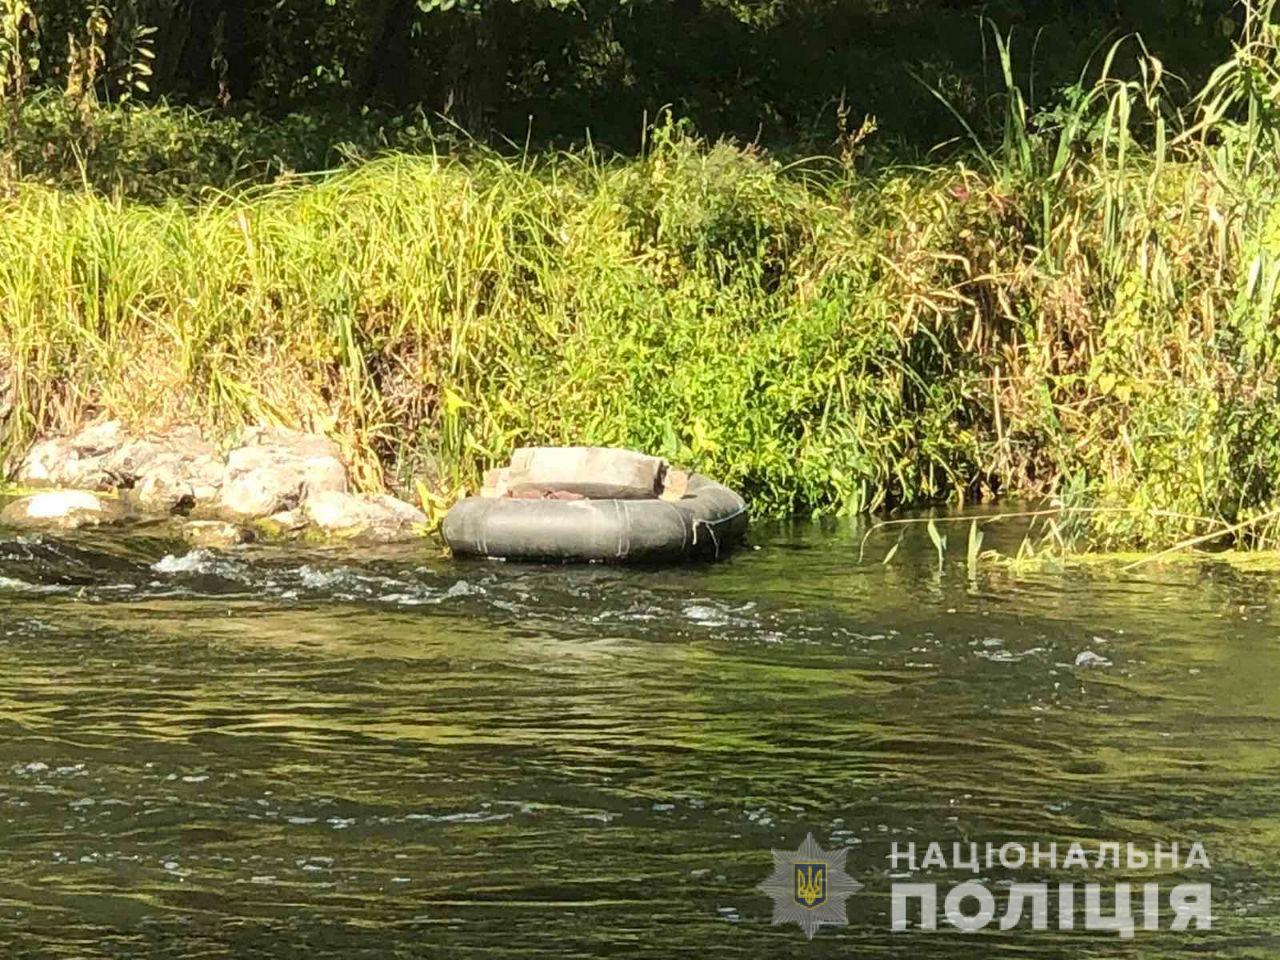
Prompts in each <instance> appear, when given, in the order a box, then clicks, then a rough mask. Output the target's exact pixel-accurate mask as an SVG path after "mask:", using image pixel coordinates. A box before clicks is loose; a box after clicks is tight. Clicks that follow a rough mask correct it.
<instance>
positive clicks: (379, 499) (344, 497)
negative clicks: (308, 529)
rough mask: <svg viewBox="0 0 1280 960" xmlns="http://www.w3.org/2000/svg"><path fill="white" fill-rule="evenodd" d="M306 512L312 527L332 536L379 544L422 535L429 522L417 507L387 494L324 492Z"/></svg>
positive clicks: (313, 498)
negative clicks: (423, 528) (358, 494)
mask: <svg viewBox="0 0 1280 960" xmlns="http://www.w3.org/2000/svg"><path fill="white" fill-rule="evenodd" d="M303 510H304V511H305V513H306V516H307V519H308V520H309V521H310V522H311V524H312V526H314V527H315V528H316V529H317V530H320V531H323V532H324V533H326V534H328V535H330V536H336V537H341V538H343V539H350V540H361V541H372V542H376V543H390V542H393V541H396V540H411V539H413V538H414V537H417V536H421V531H422V527H423V526H424V525H425V524H426V522H427V516H426V514H424V513H423V512H422V511H421V510H419V509H418V508H417V507H413V506H410V505H409V504H407V503H405V502H404V501H403V500H397V499H396V498H395V497H388V496H386V495H385V494H366V495H363V496H357V495H355V494H350V493H340V492H337V491H324V492H321V493H316V494H313V495H312V496H310V497H308V498H307V501H306V503H305V504H304V505H303Z"/></svg>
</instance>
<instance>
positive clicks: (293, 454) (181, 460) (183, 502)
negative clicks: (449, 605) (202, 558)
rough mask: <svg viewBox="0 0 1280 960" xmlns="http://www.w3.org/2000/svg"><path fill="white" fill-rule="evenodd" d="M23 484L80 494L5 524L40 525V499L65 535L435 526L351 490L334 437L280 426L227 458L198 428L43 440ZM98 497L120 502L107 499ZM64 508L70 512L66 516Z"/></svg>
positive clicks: (253, 435) (15, 512)
mask: <svg viewBox="0 0 1280 960" xmlns="http://www.w3.org/2000/svg"><path fill="white" fill-rule="evenodd" d="M15 479H16V480H17V482H18V483H19V484H20V485H22V486H28V487H53V488H75V489H68V490H59V491H57V492H56V493H51V494H48V495H46V494H40V495H38V497H33V498H24V500H21V501H18V502H16V503H14V504H12V505H11V506H10V507H9V508H7V509H6V510H5V512H4V515H3V517H4V522H9V523H20V524H24V525H32V524H34V519H33V520H31V521H30V523H29V521H28V519H27V517H28V514H29V513H30V511H31V507H30V505H27V506H24V505H23V504H24V503H26V502H27V501H35V507H34V509H35V510H36V513H37V514H41V516H40V517H39V518H38V519H41V520H48V521H49V522H47V523H42V524H41V525H44V526H50V527H55V526H56V527H58V528H60V529H71V528H73V527H75V526H81V525H84V524H86V523H92V522H104V520H105V519H106V518H110V519H122V518H127V517H143V516H160V515H173V514H177V515H182V516H189V517H191V518H192V521H191V522H190V523H188V524H187V525H185V526H184V527H183V528H182V535H183V536H184V537H185V538H187V539H189V540H191V541H192V542H198V543H200V544H201V545H210V546H213V545H218V546H226V545H231V544H235V543H242V542H245V540H246V538H248V537H249V536H250V534H249V532H248V528H249V526H250V525H252V526H253V527H254V528H255V529H256V531H258V532H260V533H264V534H266V535H268V536H280V537H288V536H293V535H296V534H298V533H305V532H306V530H307V528H308V527H310V528H314V529H315V530H316V531H318V532H320V533H323V534H326V535H333V536H341V537H344V538H352V539H359V540H362V541H386V540H402V539H407V538H409V537H412V536H416V535H418V534H419V533H420V531H421V527H422V525H423V524H425V523H426V517H425V516H424V515H423V514H422V512H421V511H419V510H418V509H417V508H416V507H413V506H411V505H410V504H407V503H404V502H403V501H400V500H396V499H395V498H394V497H388V496H384V495H372V496H368V495H365V496H357V495H354V494H351V493H349V492H348V481H347V469H346V465H345V464H344V463H343V460H342V457H341V452H340V450H339V448H338V446H337V444H335V443H333V441H331V440H329V439H327V438H326V437H322V436H318V435H316V434H308V433H301V432H299V431H296V430H288V429H284V428H279V427H256V428H252V429H250V430H248V431H246V433H245V434H244V436H243V437H242V438H241V440H240V442H239V443H238V444H237V445H236V446H235V447H233V448H232V449H231V450H229V451H228V452H227V453H226V454H225V455H224V454H223V452H222V451H220V450H219V449H218V448H217V447H216V446H214V445H213V444H212V443H210V442H208V441H207V440H205V439H204V438H203V437H202V436H201V435H200V433H199V432H198V431H197V430H195V429H194V428H192V427H179V428H176V429H173V430H169V431H166V432H164V433H159V434H147V435H142V436H137V435H131V434H129V433H128V432H127V431H126V430H125V429H124V428H123V427H122V425H121V424H120V423H119V421H115V420H108V421H105V422H102V423H98V424H94V425H92V426H90V427H87V428H85V429H84V430H81V431H80V432H79V433H77V434H75V435H74V436H70V437H55V438H51V439H47V440H42V441H40V442H39V443H37V444H35V445H34V446H33V447H32V448H31V449H30V450H29V451H28V453H27V456H26V457H25V458H24V459H23V461H22V464H21V466H20V467H19V469H18V472H17V475H16V477H15ZM93 491H99V492H106V491H110V492H112V493H118V494H119V495H120V496H119V499H114V498H112V499H106V498H102V497H97V496H95V494H94V493H93ZM40 497H46V499H39V498H40ZM47 497H55V498H57V497H61V498H62V500H56V499H47ZM58 504H63V505H64V506H65V509H62V510H61V512H59V506H58ZM94 504H98V505H99V506H97V507H95V506H94ZM102 504H109V506H105V507H104V506H101V505H102ZM43 513H47V514H48V517H44V516H43ZM55 518H61V519H57V521H56V522H54V521H55ZM95 518H98V519H95Z"/></svg>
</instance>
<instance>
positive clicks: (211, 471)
mask: <svg viewBox="0 0 1280 960" xmlns="http://www.w3.org/2000/svg"><path fill="white" fill-rule="evenodd" d="M225 474H226V468H225V467H224V466H223V464H222V462H221V461H219V460H215V459H214V458H213V457H210V456H205V455H196V456H187V455H185V454H177V453H161V454H159V455H157V456H155V457H153V458H151V459H150V460H149V461H147V463H146V464H145V465H144V466H143V468H142V473H141V478H140V479H139V480H138V482H137V485H136V486H135V487H134V488H133V491H132V493H131V496H130V499H131V501H132V502H133V504H134V505H135V506H137V507H138V509H140V510H142V511H143V512H145V513H177V512H183V511H187V510H190V509H191V508H192V507H194V506H195V505H196V504H197V503H200V502H206V501H210V500H212V499H213V498H215V497H216V496H217V495H218V491H219V490H220V489H221V488H222V483H223V479H224V476H225Z"/></svg>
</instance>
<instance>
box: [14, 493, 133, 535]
mask: <svg viewBox="0 0 1280 960" xmlns="http://www.w3.org/2000/svg"><path fill="white" fill-rule="evenodd" d="M127 512H128V511H126V510H125V508H124V505H123V504H121V503H120V501H118V500H114V499H111V498H108V497H101V496H98V495H97V494H96V493H91V492H90V491H88V490H48V491H44V492H41V493H34V494H31V495H30V496H27V497H22V498H21V499H18V500H15V501H14V502H13V503H11V504H9V505H8V506H7V507H5V508H4V510H3V511H0V523H6V524H11V525H13V526H17V527H31V528H35V529H47V530H76V529H78V528H80V527H91V526H96V525H98V524H100V523H113V522H115V521H117V520H122V519H124V517H125V516H126V514H127Z"/></svg>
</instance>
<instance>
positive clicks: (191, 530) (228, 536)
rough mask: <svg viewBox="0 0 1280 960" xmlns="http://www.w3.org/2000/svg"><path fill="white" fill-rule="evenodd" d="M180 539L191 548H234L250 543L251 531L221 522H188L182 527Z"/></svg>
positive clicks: (252, 538) (251, 540) (252, 537)
mask: <svg viewBox="0 0 1280 960" xmlns="http://www.w3.org/2000/svg"><path fill="white" fill-rule="evenodd" d="M182 539H183V540H186V541H187V543H189V544H191V545H192V546H193V547H205V548H209V547H234V546H238V545H240V544H242V543H252V542H253V540H254V536H253V531H252V530H247V529H245V528H244V527H238V526H236V525H235V524H234V523H226V522H224V521H221V520H188V521H187V522H186V523H184V524H183V525H182Z"/></svg>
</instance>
